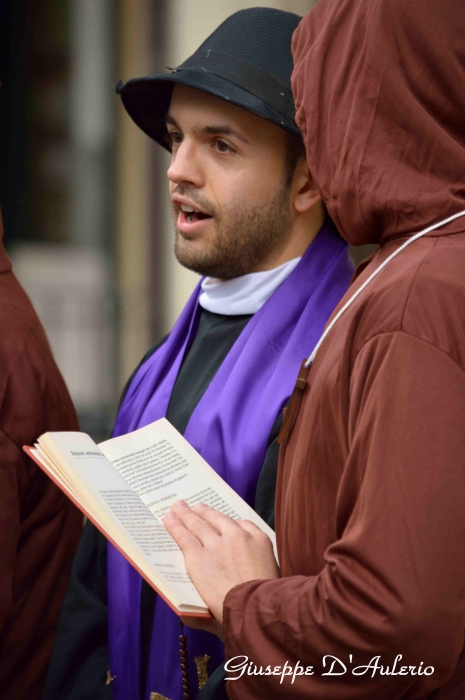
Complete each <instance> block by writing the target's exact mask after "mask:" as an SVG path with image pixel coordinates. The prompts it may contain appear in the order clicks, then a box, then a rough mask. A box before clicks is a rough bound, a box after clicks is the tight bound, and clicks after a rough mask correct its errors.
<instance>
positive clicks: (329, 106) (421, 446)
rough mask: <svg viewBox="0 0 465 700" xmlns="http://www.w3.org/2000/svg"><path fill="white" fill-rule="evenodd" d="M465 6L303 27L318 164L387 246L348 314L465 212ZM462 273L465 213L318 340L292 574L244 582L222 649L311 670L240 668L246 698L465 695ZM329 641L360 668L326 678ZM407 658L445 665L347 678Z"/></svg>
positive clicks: (292, 445)
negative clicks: (410, 239) (283, 672)
mask: <svg viewBox="0 0 465 700" xmlns="http://www.w3.org/2000/svg"><path fill="white" fill-rule="evenodd" d="M464 15H465V13H464V12H463V5H462V2H461V1H460V2H459V0H457V1H455V0H435V1H434V2H433V0H422V1H421V3H420V2H418V1H416V0H389V2H388V1H387V0H319V3H318V5H317V6H316V8H315V10H313V11H312V12H311V13H310V15H309V16H308V17H307V18H306V19H305V20H304V21H303V22H302V24H301V25H300V28H299V30H298V33H297V35H296V41H295V46H294V48H295V60H296V66H297V69H296V79H295V81H294V89H295V92H296V96H297V103H298V108H299V116H300V119H301V120H302V119H305V124H306V126H307V139H308V142H309V143H308V149H309V150H308V160H309V166H310V169H311V170H312V172H314V173H315V174H316V177H317V181H318V185H319V186H320V187H321V188H322V191H323V193H324V197H325V201H326V203H327V205H328V207H329V209H330V212H331V215H332V216H333V217H335V218H336V220H337V222H338V225H339V226H340V227H341V230H343V232H344V235H345V236H346V237H347V238H348V240H350V241H352V242H353V241H359V242H368V241H375V240H379V239H382V241H383V245H382V246H381V248H380V249H379V250H378V251H377V253H376V254H375V255H374V256H373V258H372V259H370V260H369V261H367V263H366V264H362V265H361V266H359V268H358V269H357V271H356V275H355V279H354V282H353V284H352V286H351V288H350V289H349V291H348V292H347V294H346V296H345V298H344V299H343V300H342V301H341V303H340V305H339V307H338V308H341V306H342V305H343V304H344V303H345V302H346V301H347V299H348V298H349V297H350V296H351V295H352V294H353V292H354V291H355V290H356V289H357V287H358V286H359V285H360V284H361V283H362V282H363V281H364V280H365V279H366V278H367V277H368V275H369V274H371V273H372V272H373V271H374V270H375V269H376V268H377V267H378V266H379V264H380V263H381V262H382V261H383V260H385V259H386V257H387V256H388V255H390V254H391V253H392V252H393V251H394V250H395V249H396V248H397V247H398V246H400V245H401V244H402V243H403V242H404V241H405V237H400V238H399V236H402V234H405V233H406V232H407V233H409V232H410V231H417V230H419V228H421V226H423V225H427V224H428V223H429V222H430V221H431V219H433V220H434V219H441V218H445V217H446V216H447V215H448V214H450V213H454V212H458V211H460V210H461V209H465V194H464V192H463V173H464V164H465V157H464V151H463V138H464V135H465V133H464V131H463V114H465V104H464V103H465V90H464V89H463V88H464V87H465V86H464V82H463V53H462V59H461V60H462V74H461V75H460V71H459V55H458V51H459V50H461V51H462V52H463V48H460V49H459V48H458V47H457V41H458V35H457V34H456V28H457V27H458V26H459V25H460V24H461V23H462V24H463V19H464ZM433 29H434V32H433ZM457 31H458V30H457ZM463 36H465V33H464V32H463V29H460V41H461V42H462V44H461V47H463V46H464V44H463ZM395 47H396V50H398V51H399V56H400V58H396V53H395V51H394V48H395ZM454 51H455V54H454ZM406 56H409V57H410V58H411V62H410V63H408V62H407V63H405V61H406V58H405V57H406ZM337 57H339V59H338V60H339V63H338V62H337V60H336V59H337ZM445 57H447V58H445ZM416 58H418V61H419V62H420V63H421V65H422V66H423V67H422V70H420V63H416V62H415V59H416ZM412 62H413V63H412ZM404 64H405V65H404ZM320 69H321V70H323V75H322V77H321V83H320V82H319V81H320V78H319V77H318V72H319V70H320ZM357 72H358V74H359V76H360V80H359V81H357V80H356V75H357ZM344 75H345V82H344V80H343V78H344ZM407 84H408V85H409V86H410V87H409V89H407V87H406V85H407ZM419 86H420V87H422V89H423V92H424V93H425V95H426V92H427V87H428V86H429V87H428V89H429V93H428V94H429V99H430V102H429V110H430V116H429V117H428V119H426V112H427V111H428V110H427V108H426V106H425V105H426V97H424V100H423V107H422V111H421V110H420V107H418V109H419V110H420V111H421V114H422V115H423V117H424V119H421V118H420V112H418V113H417V112H415V111H414V110H413V107H414V105H415V104H417V105H419V104H420V103H419V102H418V93H419ZM392 91H393V92H392ZM439 93H442V95H441V94H439ZM370 95H372V96H373V102H372V103H371V102H370V99H369V98H370ZM391 99H393V100H394V99H395V104H393V103H391V102H390V100H391ZM459 100H461V105H462V106H461V107H460V109H461V110H462V116H461V119H462V132H461V133H459V132H458V131H457V125H458V119H459V117H458V112H457V109H458V102H459ZM388 105H389V113H388V112H387V111H386V110H387V106H388ZM395 105H397V107H396V109H395V108H394V107H395ZM420 106H421V105H420ZM397 108H398V109H397ZM456 108H457V109H456ZM412 110H413V111H412ZM399 115H400V116H399ZM402 115H404V117H405V123H404V121H403V120H404V117H403V116H402ZM415 115H416V116H415ZM414 116H415V119H413V117H414ZM407 117H408V119H407ZM409 119H410V121H408V120H409ZM301 123H302V122H301ZM389 123H391V124H392V125H393V130H392V132H391V137H390V138H389V129H388V126H387V125H388V124H389ZM400 124H402V129H401V128H400V126H399V125H400ZM446 127H447V128H446ZM454 129H455V131H454ZM319 130H320V131H321V135H322V136H321V138H322V144H317V143H316V142H315V141H316V140H317V137H316V136H315V133H316V132H318V131H319ZM383 130H384V131H383ZM383 133H384V136H385V138H383ZM427 133H430V134H433V133H434V134H435V136H434V139H433V141H432V142H431V144H430V150H429V151H428V149H427V140H426V135H427ZM451 134H454V136H453V137H451ZM319 138H320V137H319ZM410 140H411V141H410ZM460 144H462V147H460ZM415 149H417V158H416V157H415ZM443 149H445V153H446V155H447V158H446V159H445V156H444V150H443ZM449 160H450V161H451V162H449ZM452 161H453V162H452ZM454 169H455V179H454V174H453V173H454ZM460 173H461V176H460ZM460 182H462V185H458V184H455V183H460ZM461 188H462V189H461ZM464 271H465V221H464V219H458V220H457V221H456V222H454V223H453V224H449V225H447V226H445V227H444V228H443V229H440V230H438V231H435V232H433V233H431V234H429V235H428V236H427V237H426V238H423V239H420V240H418V241H416V242H415V243H413V244H412V246H411V247H409V248H408V249H407V250H405V251H404V252H402V253H401V254H400V255H399V257H397V258H396V259H395V260H394V261H393V262H392V263H390V265H389V266H388V267H387V268H386V269H385V270H384V271H383V272H381V274H380V275H379V276H378V277H377V278H376V279H375V280H374V281H373V282H372V284H371V285H370V286H369V287H368V288H367V289H366V290H365V291H364V292H363V293H362V294H361V295H360V297H359V298H358V299H357V300H356V301H355V302H354V304H353V305H352V306H351V307H350V309H349V310H348V311H347V313H346V314H345V315H344V316H343V317H342V318H341V320H340V321H339V322H338V324H337V326H336V327H335V328H334V329H333V331H331V334H330V335H329V336H328V338H327V340H326V341H325V342H324V344H323V346H322V348H321V350H320V352H319V354H318V356H317V358H316V361H315V364H314V366H313V368H312V370H311V372H310V375H309V378H308V384H307V388H306V391H305V392H304V396H303V400H302V405H301V408H300V411H299V414H298V417H297V420H296V424H295V426H294V430H293V432H292V434H291V437H290V441H289V443H288V445H287V447H286V449H285V450H282V451H281V455H280V465H279V474H278V486H277V504H276V508H277V509H276V529H277V536H278V547H279V554H280V562H281V570H282V575H283V578H281V579H280V580H277V581H266V582H251V583H248V584H244V585H242V586H239V587H237V588H236V589H233V590H232V591H231V592H230V593H229V595H228V597H227V599H226V601H225V606H224V613H225V624H224V628H225V639H226V653H227V657H228V658H233V657H235V656H239V655H245V656H247V657H248V658H249V659H250V661H253V662H254V663H255V664H257V665H258V666H263V668H265V667H266V666H268V665H271V666H272V667H273V666H275V665H278V666H279V665H280V666H283V665H284V663H285V661H286V660H288V661H289V663H290V664H295V663H296V661H297V660H299V661H300V662H301V664H302V665H303V666H304V667H305V666H314V670H315V675H313V676H300V677H297V678H296V681H295V683H294V684H291V682H290V679H289V678H287V679H285V680H284V683H283V684H282V685H280V683H279V680H280V679H279V677H276V676H265V675H247V674H246V675H245V676H243V677H242V679H240V680H237V681H231V682H229V684H228V685H229V693H230V696H231V698H232V699H233V700H239V699H240V700H252V698H259V697H266V698H267V700H274V698H282V697H285V698H293V699H294V698H295V699H298V700H301V699H302V700H303V699H304V698H305V699H307V698H315V699H316V700H326V699H327V700H346V699H347V700H348V699H349V698H350V699H351V700H365V699H370V700H397V699H400V698H404V699H407V698H408V699H412V698H422V699H425V698H429V699H430V700H432V698H433V697H434V700H463V698H465V653H464V631H465V554H464V553H465V273H464ZM336 312H337V310H336ZM336 312H335V313H336ZM325 654H332V655H334V656H336V657H338V658H340V659H342V660H343V661H344V662H345V663H346V664H347V668H348V672H347V673H346V674H345V675H341V676H338V677H329V678H328V677H323V676H322V673H323V671H324V670H325V669H323V667H322V658H323V656H324V655H325ZM350 654H352V655H353V656H352V658H353V663H352V664H351V663H350V661H349V659H350ZM397 654H402V655H403V661H402V662H401V664H398V667H399V666H400V665H408V666H417V667H418V666H419V664H420V662H423V668H424V667H425V666H433V667H434V669H435V671H434V673H433V675H430V676H425V675H402V676H401V675H396V676H392V675H381V674H380V672H379V671H378V672H377V673H375V675H374V677H372V675H370V674H369V673H367V674H365V675H360V676H354V675H352V673H351V669H352V668H353V667H355V666H360V665H364V664H365V665H366V664H368V663H369V661H370V660H371V659H372V658H373V657H375V656H378V655H379V656H381V659H380V664H382V665H383V666H384V667H386V666H387V665H392V662H393V659H394V658H395V656H396V655H397ZM326 670H328V666H327V667H326Z"/></svg>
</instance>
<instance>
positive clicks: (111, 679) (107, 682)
mask: <svg viewBox="0 0 465 700" xmlns="http://www.w3.org/2000/svg"><path fill="white" fill-rule="evenodd" d="M115 678H116V676H112V675H111V671H110V669H108V671H107V679H106V681H105V685H110V683H111V682H112V681H114V680H115Z"/></svg>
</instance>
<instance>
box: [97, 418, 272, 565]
mask: <svg viewBox="0 0 465 700" xmlns="http://www.w3.org/2000/svg"><path fill="white" fill-rule="evenodd" d="M99 447H100V449H101V450H102V452H103V453H104V454H105V455H106V457H107V458H108V459H109V461H110V462H111V463H112V464H113V466H114V467H115V468H116V469H117V470H118V471H119V473H120V474H121V476H122V477H123V479H124V480H125V481H126V482H127V483H128V484H129V485H130V486H131V487H132V488H133V489H134V491H135V492H136V493H137V494H138V496H139V497H140V499H141V500H142V501H143V503H144V504H145V505H146V506H147V508H148V509H149V510H150V511H151V513H153V514H154V515H155V516H156V517H157V518H159V519H160V520H161V519H162V518H163V516H164V515H165V513H166V512H167V511H168V510H169V508H170V506H171V504H172V503H174V502H175V501H178V500H184V501H186V503H188V504H189V505H190V506H193V505H195V504H196V503H200V502H203V503H206V504H207V505H209V506H211V507H212V508H215V509H216V510H218V511H220V512H221V513H225V514H226V515H229V516H230V517H232V518H235V519H242V520H251V521H252V522H254V523H255V524H256V525H257V526H258V527H260V529H261V530H263V531H264V532H266V534H267V535H268V536H269V537H270V539H271V540H272V542H273V546H274V548H275V555H276V540H275V534H274V532H273V530H272V529H271V528H270V527H268V525H267V524H266V523H265V522H264V521H263V520H262V519H261V518H260V516H259V515H257V513H255V511H254V510H253V509H252V508H251V507H250V506H249V505H247V503H245V501H243V499H242V498H241V497H240V496H238V495H237V493H236V492H235V491H234V490H233V489H232V488H231V487H230V486H228V484H226V482H225V481H223V479H222V478H221V477H220V476H218V474H216V472H215V471H214V470H213V469H212V468H211V467H210V466H209V465H208V464H207V462H205V460H204V459H203V458H202V457H201V456H200V455H199V454H198V452H196V450H194V448H193V447H192V446H191V445H190V444H189V443H188V442H187V440H185V438H184V437H183V436H182V435H181V434H180V433H178V431H177V430H176V429H175V428H174V427H173V426H172V425H171V423H169V421H167V420H166V419H165V418H162V419H161V420H158V421H155V422H154V423H151V424H150V425H147V426H146V427H144V428H140V429H139V430H136V431H134V432H133V433H129V434H128V435H122V436H121V437H117V438H113V439H112V440H107V441H106V442H103V443H101V444H100V445H99Z"/></svg>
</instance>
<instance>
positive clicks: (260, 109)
mask: <svg viewBox="0 0 465 700" xmlns="http://www.w3.org/2000/svg"><path fill="white" fill-rule="evenodd" d="M175 84H180V85H187V86H188V87H192V88H196V89H197V90H202V91H203V92H207V93H208V94H209V95H213V96H214V97H218V98H219V99H221V100H225V101H226V102H230V103H231V104H233V105H236V106H237V107H242V108H243V109H246V110H247V111H248V112H252V113H253V114H256V115H257V116H259V117H262V118H263V119H267V120H268V121H270V122H272V123H273V124H276V125H277V126H279V127H281V128H282V129H285V130H286V131H290V132H291V133H293V134H296V135H297V136H301V133H300V131H299V129H298V128H297V126H296V125H295V123H294V122H293V121H291V120H290V119H289V118H287V117H285V116H283V115H282V114H279V112H277V111H276V110H275V109H274V108H273V107H270V105H268V104H266V102H264V101H263V100H261V99H260V98H259V97H256V96H255V95H253V94H252V93H250V92H248V91H247V90H245V89H244V88H242V87H240V86H239V85H236V84H235V83H233V82H231V81H230V80H227V79H226V78H222V77H221V76H218V75H214V74H213V73H208V72H207V71H202V70H198V69H193V68H186V69H183V70H180V71H174V72H172V73H161V74H159V75H153V76H149V77H145V78H133V79H132V80H128V82H127V83H124V84H120V85H118V87H117V92H118V93H119V95H121V99H122V102H123V105H124V107H125V109H126V111H127V113H128V114H129V116H130V117H131V119H132V120H133V121H134V122H135V123H136V124H137V126H138V127H139V128H140V129H142V131H144V132H145V133H146V134H147V135H148V136H150V138H152V139H154V140H155V141H156V142H157V143H159V144H160V145H161V146H163V147H164V148H166V149H167V150H168V151H169V150H171V149H170V145H169V141H168V139H167V130H166V124H165V118H166V114H167V112H168V109H169V106H170V102H171V95H172V92H173V87H174V85H175Z"/></svg>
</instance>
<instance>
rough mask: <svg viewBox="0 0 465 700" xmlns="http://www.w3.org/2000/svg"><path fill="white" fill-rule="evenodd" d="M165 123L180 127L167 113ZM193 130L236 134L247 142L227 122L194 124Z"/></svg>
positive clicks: (200, 132) (201, 132) (218, 134)
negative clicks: (205, 124)
mask: <svg viewBox="0 0 465 700" xmlns="http://www.w3.org/2000/svg"><path fill="white" fill-rule="evenodd" d="M165 121H166V123H167V124H171V126H175V127H176V128H177V129H179V128H180V127H179V126H178V124H177V122H176V120H175V119H173V117H172V116H171V115H170V114H168V115H167V116H166V119H165ZM193 131H194V132H196V133H197V134H213V135H216V136H236V138H238V139H240V140H241V141H244V143H249V142H248V141H247V139H246V138H245V136H244V135H243V134H241V132H240V131H237V129H233V127H232V126H230V125H229V124H211V125H210V126H200V125H199V126H196V127H194V129H193Z"/></svg>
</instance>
